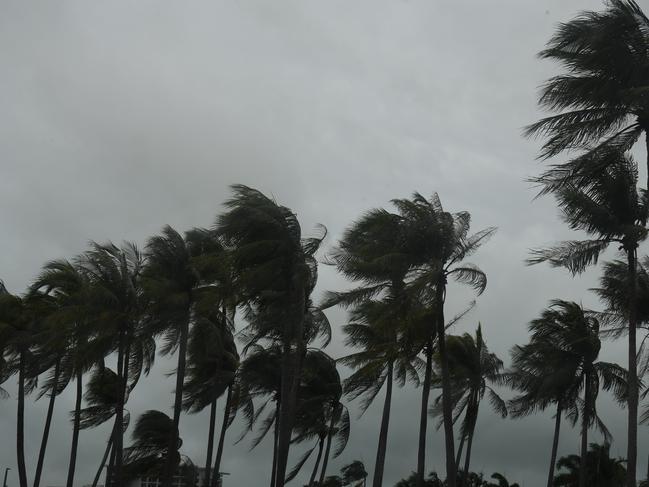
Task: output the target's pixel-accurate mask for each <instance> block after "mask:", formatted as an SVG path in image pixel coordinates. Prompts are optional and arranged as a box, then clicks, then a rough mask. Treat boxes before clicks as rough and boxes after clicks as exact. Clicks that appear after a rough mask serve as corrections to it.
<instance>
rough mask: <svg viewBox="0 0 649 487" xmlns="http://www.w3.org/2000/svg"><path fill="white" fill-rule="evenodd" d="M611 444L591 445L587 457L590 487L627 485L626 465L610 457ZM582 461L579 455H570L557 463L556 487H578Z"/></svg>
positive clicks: (620, 460) (622, 461)
mask: <svg viewBox="0 0 649 487" xmlns="http://www.w3.org/2000/svg"><path fill="white" fill-rule="evenodd" d="M610 448H611V445H610V443H604V444H603V445H598V444H596V443H591V444H590V450H588V454H587V457H586V464H587V471H588V476H587V479H586V481H587V483H588V486H589V487H591V486H592V487H623V486H625V485H626V468H625V466H624V464H625V463H626V462H625V461H624V460H622V459H614V458H611V457H610ZM581 463H582V459H581V457H580V456H579V455H568V456H566V457H562V458H560V459H559V461H558V462H557V468H558V469H559V470H561V469H564V470H566V472H562V473H559V474H558V475H557V476H556V477H555V479H554V485H555V486H556V487H577V486H578V485H580V484H579V481H580V472H581Z"/></svg>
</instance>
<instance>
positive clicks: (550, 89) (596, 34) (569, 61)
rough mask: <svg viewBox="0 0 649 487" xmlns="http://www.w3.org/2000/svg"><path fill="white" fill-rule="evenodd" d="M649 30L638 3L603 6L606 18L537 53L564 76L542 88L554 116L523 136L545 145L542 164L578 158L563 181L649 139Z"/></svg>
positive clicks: (588, 17)
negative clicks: (599, 158) (571, 154)
mask: <svg viewBox="0 0 649 487" xmlns="http://www.w3.org/2000/svg"><path fill="white" fill-rule="evenodd" d="M648 30H649V19H648V18H647V16H646V15H645V14H644V13H643V11H642V9H641V8H640V6H639V5H638V4H637V3H636V2H635V1H633V0H608V1H607V8H606V9H605V10H604V11H602V12H592V11H588V12H582V13H581V14H580V15H579V16H577V17H576V18H574V19H572V20H570V21H568V22H565V23H562V24H560V26H559V27H558V29H557V31H556V33H555V34H554V36H553V37H552V38H551V39H550V41H549V42H548V44H547V47H546V49H545V50H543V51H541V53H540V57H541V58H544V59H550V60H552V61H556V62H557V63H559V65H560V66H561V67H562V68H563V69H564V72H563V73H561V74H559V75H557V76H555V77H553V78H550V79H549V80H548V81H547V83H546V84H545V85H544V86H543V89H542V91H541V96H540V100H539V104H540V105H541V106H542V107H543V108H546V109H549V110H550V111H553V112H555V114H553V115H551V116H548V117H546V118H543V119H541V120H539V121H538V122H536V123H534V124H532V125H530V126H529V127H528V128H527V134H528V135H540V136H543V137H545V141H544V144H543V149H542V151H541V157H542V158H549V157H552V156H555V155H558V154H560V153H562V152H567V151H574V150H581V151H582V152H583V155H582V156H579V157H577V158H576V159H575V160H574V161H572V163H570V164H568V165H563V169H567V171H566V175H569V174H570V173H571V172H572V171H573V170H577V171H579V170H581V169H583V167H584V166H585V165H586V166H587V165H588V164H590V163H592V162H593V155H596V154H601V153H605V152H609V151H625V150H628V149H630V148H631V146H632V145H633V144H634V143H635V142H636V141H637V140H638V138H639V137H640V136H641V135H642V134H643V133H644V134H645V136H648V135H649V134H648V132H649V104H648V103H647V93H646V73H647V70H648V69H649V56H648V55H647V53H648V52H649V36H648V35H647V31H648ZM648 143H649V139H648ZM647 156H648V160H647V164H648V166H647V167H648V168H649V154H647ZM648 177H649V176H648Z"/></svg>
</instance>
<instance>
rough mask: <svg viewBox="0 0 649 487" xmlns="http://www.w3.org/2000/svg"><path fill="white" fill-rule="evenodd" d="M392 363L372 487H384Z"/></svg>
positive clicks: (387, 378) (389, 369) (388, 375)
mask: <svg viewBox="0 0 649 487" xmlns="http://www.w3.org/2000/svg"><path fill="white" fill-rule="evenodd" d="M393 367H394V365H393V364H392V362H390V363H389V364H388V374H387V377H386V379H385V381H386V382H387V384H386V389H385V403H384V405H383V416H382V417H381V431H380V433H379V447H378V449H377V451H376V464H375V465H374V479H373V480H372V487H382V485H383V470H384V468H385V452H386V449H387V446H388V426H389V424H390V406H391V403H392V375H393Z"/></svg>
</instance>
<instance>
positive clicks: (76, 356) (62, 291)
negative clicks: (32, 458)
mask: <svg viewBox="0 0 649 487" xmlns="http://www.w3.org/2000/svg"><path fill="white" fill-rule="evenodd" d="M31 290H32V292H39V291H41V292H43V293H44V294H46V295H48V296H51V297H52V298H53V302H54V309H53V311H52V312H51V313H50V314H49V316H48V319H47V320H46V323H47V324H48V328H49V329H48V330H46V331H45V340H46V342H45V343H44V344H43V346H44V348H46V349H50V350H53V351H54V362H55V366H54V368H55V370H54V377H53V378H52V380H51V381H50V383H48V384H46V389H47V390H51V400H50V406H52V407H53V403H54V397H56V392H57V391H59V392H60V391H62V390H63V388H64V387H65V385H66V384H68V383H69V382H70V381H71V380H74V381H75V382H76V400H75V408H74V412H73V428H72V446H71V449H70V463H69V467H68V477H67V482H66V485H67V487H72V485H73V484H74V474H75V470H76V459H77V448H78V442H79V430H80V427H79V426H80V420H81V398H82V395H83V384H82V380H83V374H84V373H85V372H87V371H88V370H89V369H90V367H92V364H93V363H95V362H97V361H98V360H101V359H103V355H98V351H97V350H96V349H95V347H92V346H91V345H90V343H89V341H90V339H91V337H92V336H93V335H94V330H93V329H92V323H91V315H90V313H89V300H90V292H91V291H90V283H89V281H88V279H87V277H86V275H85V274H84V272H83V269H82V268H81V267H80V266H78V265H74V264H72V263H70V262H69V261H67V260H58V261H51V262H48V263H47V264H45V266H44V267H43V270H42V272H41V274H40V275H39V276H38V277H37V279H36V281H35V282H34V284H33V285H32V286H31ZM49 413H50V411H48V418H47V419H46V426H45V431H46V433H47V432H48V431H49V421H50V420H51V416H49ZM46 442H47V434H44V438H43V442H42V446H41V452H42V455H40V454H39V462H38V467H40V468H38V467H37V475H36V478H35V480H34V483H35V484H38V483H39V482H40V473H41V468H42V462H43V457H44V454H45V445H46Z"/></svg>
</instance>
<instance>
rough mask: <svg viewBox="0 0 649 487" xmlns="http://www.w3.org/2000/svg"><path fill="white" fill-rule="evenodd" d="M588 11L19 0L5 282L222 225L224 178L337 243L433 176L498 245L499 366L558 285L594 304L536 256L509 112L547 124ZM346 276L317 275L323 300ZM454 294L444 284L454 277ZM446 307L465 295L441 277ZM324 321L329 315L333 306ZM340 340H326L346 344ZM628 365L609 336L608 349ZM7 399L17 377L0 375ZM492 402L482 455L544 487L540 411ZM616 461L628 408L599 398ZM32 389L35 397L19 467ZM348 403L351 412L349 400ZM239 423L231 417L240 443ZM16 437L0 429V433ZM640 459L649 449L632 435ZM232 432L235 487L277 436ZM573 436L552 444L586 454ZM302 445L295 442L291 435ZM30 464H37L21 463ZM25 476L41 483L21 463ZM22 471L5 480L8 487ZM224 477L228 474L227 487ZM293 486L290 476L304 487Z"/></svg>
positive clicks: (161, 384) (5, 151)
mask: <svg viewBox="0 0 649 487" xmlns="http://www.w3.org/2000/svg"><path fill="white" fill-rule="evenodd" d="M598 5H599V3H597V2H589V1H585V0H584V1H573V2H565V1H560V0H553V1H543V2H524V1H520V0H509V1H502V0H501V1H495V2H478V1H457V0H456V1H452V2H451V1H446V2H443V1H435V2H431V1H414V0H411V1H390V2H383V1H376V0H371V1H370V0H366V1H358V2H349V1H346V0H336V1H327V2H303V1H297V0H293V1H282V2H266V1H254V2H175V3H172V2H159V1H152V0H147V1H144V0H142V1H137V2H135V1H132V2H89V1H77V2H72V1H60V2H47V1H42V2H24V1H18V0H16V1H9V0H6V1H4V2H2V4H0V62H1V64H0V65H1V66H2V68H3V69H2V76H0V105H1V106H2V112H1V113H0V147H1V148H2V159H1V160H2V162H1V163H0V164H1V167H2V178H1V179H0V194H2V201H3V204H2V205H0V222H1V227H2V230H3V238H2V243H3V246H2V261H1V262H2V266H1V268H0V277H2V279H4V280H5V281H6V283H7V285H8V287H9V288H10V289H11V290H13V291H20V290H21V289H23V288H24V287H25V286H26V285H27V284H28V283H29V282H30V280H31V279H32V278H33V276H34V274H35V273H36V272H37V271H38V268H39V266H40V265H41V264H42V263H43V262H44V261H46V260H48V259H53V258H59V257H69V256H73V255H75V254H76V253H78V252H80V251H82V250H83V249H84V247H85V245H86V242H87V241H88V240H90V239H92V240H98V241H104V240H106V239H113V240H115V241H121V240H123V239H129V240H134V241H136V242H138V243H139V244H143V242H144V241H145V239H146V237H147V236H149V235H151V234H153V233H155V232H156V231H158V230H159V229H160V228H161V227H162V225H163V224H166V223H169V224H172V225H173V226H176V227H177V228H179V229H187V228H189V227H192V226H195V225H205V226H208V225H211V224H212V222H213V220H214V217H215V215H216V213H217V212H218V211H219V207H220V204H221V202H222V201H223V200H224V199H225V198H227V197H228V194H229V193H228V185H229V184H232V183H244V184H248V185H250V186H254V187H258V188H259V189H261V190H263V191H265V192H267V193H271V194H273V195H275V197H276V198H277V199H278V201H279V202H281V203H283V204H286V205H288V206H290V207H291V208H293V209H294V210H295V211H296V212H297V213H298V215H299V217H300V219H301V221H302V223H303V227H304V229H305V232H309V231H310V229H312V228H313V227H314V225H315V224H316V223H323V224H325V225H326V226H327V227H328V228H329V231H330V237H329V239H328V243H329V244H333V243H334V242H335V240H336V238H337V237H338V236H339V235H340V234H341V232H342V230H343V229H344V227H345V226H346V225H347V224H348V223H349V222H350V221H352V220H353V219H354V218H356V217H358V215H359V214H361V213H362V212H363V211H364V210H366V209H368V208H371V207H374V206H380V205H386V204H387V202H388V200H389V199H391V198H395V197H404V196H408V195H409V194H410V193H411V192H412V191H414V190H417V191H420V192H422V193H424V194H430V193H432V192H433V191H438V192H439V193H440V195H441V197H442V201H443V202H444V204H445V206H446V207H447V208H448V209H450V210H453V211H457V210H464V209H466V210H469V211H471V213H472V214H473V217H474V218H473V221H474V225H475V229H479V228H482V227H485V226H489V225H497V226H498V227H499V232H498V234H497V236H496V237H495V238H494V239H493V240H492V241H491V242H490V243H489V244H488V245H487V246H486V247H485V248H484V249H483V251H481V252H480V253H479V254H478V255H477V257H476V258H475V259H474V260H475V262H476V263H477V264H479V265H481V266H482V267H483V268H484V270H485V271H486V272H487V273H488V275H489V287H488V290H487V292H486V293H485V295H484V296H482V297H481V298H480V299H479V300H478V306H477V308H476V309H475V310H474V311H473V313H472V314H471V315H470V316H469V317H468V318H467V319H466V320H465V321H464V322H463V323H462V324H461V325H458V327H457V330H456V331H458V332H460V331H468V330H471V329H473V328H474V327H475V325H476V323H477V321H478V320H480V321H481V322H482V324H483V329H484V333H485V336H486V339H487V342H488V343H489V345H490V347H491V348H492V349H493V350H494V351H495V352H497V353H498V354H499V355H500V356H501V357H502V358H504V359H505V360H506V361H507V359H508V350H509V348H510V346H511V345H513V344H514V343H516V342H522V341H524V340H525V339H526V328H525V324H526V323H527V322H528V321H529V320H530V319H531V318H533V317H534V316H535V315H536V313H537V312H538V311H539V310H540V309H541V308H542V307H544V306H545V305H546V304H547V301H548V300H549V299H551V298H554V297H559V296H561V297H564V298H568V299H577V300H583V302H584V303H585V304H587V305H593V306H594V305H596V301H595V300H594V298H593V297H592V296H591V295H589V294H588V292H587V289H588V287H591V286H592V285H593V284H594V282H595V279H596V273H589V274H587V275H586V276H585V277H583V278H581V279H579V280H572V279H570V278H569V277H568V276H567V275H566V274H565V273H563V272H561V271H556V270H549V269H545V268H534V269H529V268H525V267H524V266H523V264H522V261H523V260H524V258H525V257H526V255H527V250H528V249H529V248H530V247H534V246H538V245H542V244H544V243H548V242H552V241H554V240H556V239H558V238H561V237H563V236H565V235H567V233H566V231H565V230H564V229H563V228H562V227H561V225H560V224H558V221H557V218H556V210H555V209H554V207H553V205H552V202H550V201H546V200H541V201H535V202H532V201H531V199H532V196H533V194H534V191H533V189H532V188H530V187H529V185H528V184H527V183H525V182H524V180H525V178H526V177H527V176H529V175H531V174H534V173H535V172H536V171H538V163H535V162H533V161H534V158H535V155H536V149H537V145H536V144H535V143H533V142H530V141H526V140H524V139H522V138H521V136H520V133H521V127H523V126H524V125H526V124H527V123H529V122H531V121H533V120H535V119H537V118H538V117H539V116H540V114H539V112H538V111H537V108H536V103H535V101H536V89H537V86H538V85H539V84H540V83H541V82H542V81H543V80H544V79H545V78H546V77H548V76H549V75H550V74H551V73H552V66H549V65H548V64H546V63H543V62H541V61H539V60H537V59H535V53H536V52H537V51H538V50H540V49H541V48H542V46H543V44H544V42H545V41H546V40H547V39H548V37H549V36H550V35H551V33H552V30H553V27H554V26H555V24H556V23H557V22H558V21H561V20H566V19H568V18H570V17H571V16H572V15H574V13H575V12H576V11H578V10H580V9H583V8H594V7H597V6H598ZM345 286H346V284H345V283H344V282H342V281H341V280H340V278H338V277H337V276H336V274H335V272H334V271H333V270H332V269H323V270H322V273H321V279H320V286H319V291H322V290H325V289H341V288H344V287H345ZM456 291H457V292H456ZM449 296H450V298H449V299H450V308H451V310H449V314H452V313H453V312H457V311H459V310H460V309H462V307H463V306H464V305H465V304H466V303H467V302H468V301H469V300H470V299H471V296H470V293H468V292H466V291H465V290H459V289H457V290H456V288H453V289H451V290H450V292H449ZM330 317H331V321H332V323H333V325H334V326H336V327H338V326H339V325H341V324H343V323H344V319H345V315H344V313H343V312H341V311H337V310H335V311H332V312H331V314H330ZM341 342H342V336H341V335H340V333H339V332H336V334H335V340H334V343H333V344H332V345H331V349H330V350H331V353H332V354H333V355H334V356H340V355H341V354H342V353H344V349H343V347H342V343H341ZM604 355H605V358H606V359H609V360H618V361H622V359H623V356H624V352H623V346H622V344H611V345H608V346H607V349H606V350H605V352H604ZM172 369H173V363H172V362H171V361H169V360H159V362H158V364H157V366H156V368H155V370H154V372H153V373H152V374H151V376H149V377H148V378H146V379H145V380H143V382H142V383H141V384H140V385H139V386H138V389H137V390H136V392H135V394H134V395H133V397H132V400H131V401H129V409H130V410H131V413H132V414H133V415H134V416H136V415H137V414H139V413H141V412H143V411H144V410H146V409H150V408H163V407H166V408H167V410H170V409H171V402H172V396H171V390H172V389H173V385H172V380H171V379H169V378H167V377H166V376H165V374H166V373H167V372H169V371H171V370H172ZM9 389H10V391H11V392H15V391H14V390H13V388H12V387H11V386H10V387H9ZM71 395H72V393H71V391H68V392H66V393H65V394H64V395H63V396H62V397H61V400H60V401H59V402H58V405H57V416H56V421H55V424H54V427H53V433H52V438H51V443H50V445H51V448H50V450H49V452H48V458H47V462H46V463H47V465H46V469H45V471H46V474H45V479H44V485H61V484H63V482H64V479H65V472H66V469H67V460H68V445H69V442H70V425H69V421H68V416H67V413H66V411H69V410H70V409H71V408H72V402H73V401H72V397H71ZM380 401H381V397H379V398H378V399H377V403H376V404H375V405H374V406H373V407H371V408H370V409H369V410H368V412H367V413H366V414H365V415H364V416H363V417H362V419H360V420H356V421H354V422H353V425H352V439H351V441H350V444H349V447H348V449H347V450H346V451H345V453H344V454H343V455H342V458H341V459H339V460H337V461H334V462H333V466H332V467H333V468H332V473H333V470H334V468H338V467H339V466H340V465H342V464H343V463H344V462H346V461H350V460H353V459H362V460H363V461H364V462H365V463H366V466H367V467H368V469H371V467H372V466H373V459H374V454H375V447H376V442H377V436H378V424H379V417H380V409H381V406H380ZM417 405H418V392H417V391H416V390H414V389H412V387H408V386H407V387H405V388H404V389H403V391H399V393H398V394H396V397H395V404H394V408H393V417H392V422H391V428H390V442H389V449H388V458H387V471H386V475H385V485H386V486H388V485H392V484H393V483H394V482H396V480H398V479H399V478H401V477H403V476H406V475H407V474H408V473H409V472H410V471H411V470H412V469H414V467H415V456H416V450H415V447H416V445H415V443H416V441H415V439H416V434H417V424H416V422H415V421H413V418H414V417H417V416H416V415H417V407H418V406H417ZM15 406H16V404H15V395H12V399H10V400H7V401H2V402H0V411H1V414H0V438H3V443H2V447H1V448H0V465H9V466H12V468H13V471H14V473H15V470H16V468H15V466H14V464H15V452H14V447H13V438H14V428H15V426H14V412H15ZM487 409H488V408H487V407H485V408H484V410H483V411H482V412H481V416H480V419H479V426H478V430H477V435H476V443H475V450H474V451H475V453H474V455H473V458H474V459H475V463H474V465H475V467H476V469H480V470H483V471H484V472H485V473H486V474H491V473H492V472H494V471H500V472H503V473H506V474H507V475H508V477H510V478H511V479H513V480H516V481H519V482H520V483H521V485H524V486H528V487H533V486H536V485H541V482H542V479H543V477H544V475H545V472H546V468H547V465H546V463H547V459H548V458H547V457H548V449H549V444H550V441H551V438H550V434H551V428H552V420H551V418H550V415H549V414H548V415H540V416H537V417H534V418H530V419H527V420H524V421H517V422H512V421H509V420H506V421H503V420H500V419H497V418H496V417H494V415H493V414H491V413H490V412H488V411H487ZM601 409H602V415H603V416H604V417H605V418H607V420H608V422H609V426H610V427H611V430H612V431H613V433H614V434H615V436H616V438H617V441H616V443H615V444H614V447H613V450H614V453H616V454H623V453H624V448H623V445H624V443H625V442H624V413H623V412H622V411H620V410H619V409H618V408H617V407H616V406H614V405H613V404H612V403H611V402H610V401H608V400H604V401H602V405H601ZM44 410H45V404H44V403H43V401H39V403H36V404H33V403H31V402H30V403H29V404H28V411H27V415H28V422H27V439H28V441H27V447H28V464H29V465H30V467H32V466H33V465H34V463H35V456H36V451H37V447H38V441H39V439H40V434H41V431H42V421H43V414H44ZM354 415H356V413H354ZM206 420H207V418H206V417H205V415H202V414H201V415H196V416H187V417H183V418H182V423H181V429H182V436H183V438H184V440H185V441H184V448H183V451H184V452H185V453H186V454H187V455H189V456H190V457H192V458H193V459H194V460H195V462H196V463H198V464H202V462H203V461H204V460H203V445H204V442H205V435H206ZM238 432H239V428H238V427H237V425H235V427H234V429H233V430H232V433H231V434H230V438H231V439H234V438H235V437H236V436H237V435H238ZM107 436H108V427H104V428H100V429H97V430H94V431H83V432H82V433H81V447H80V452H79V462H78V464H79V469H78V475H77V478H78V479H79V485H82V484H84V483H89V482H90V481H91V480H92V476H93V474H94V471H95V468H96V466H97V463H98V461H99V458H100V456H101V453H102V452H103V449H104V447H105V441H106V439H107ZM7 438H8V439H11V441H6V440H5V439H7ZM640 441H641V444H640V447H641V449H640V451H641V452H642V451H646V446H647V443H646V441H645V440H644V435H642V434H641V435H640ZM248 446H249V441H248V440H244V441H243V442H242V443H240V444H238V445H236V446H233V447H230V446H228V449H227V450H226V453H225V455H224V465H223V469H224V470H225V471H228V472H231V476H230V477H228V484H229V485H240V486H250V487H255V486H257V485H261V484H262V483H263V482H262V480H265V479H266V478H267V477H268V475H269V462H270V456H269V448H268V446H269V445H268V444H262V445H260V447H259V448H257V449H256V450H254V451H253V452H251V453H249V452H248V451H247V450H248ZM576 448H577V439H576V435H575V433H574V432H571V431H570V430H569V428H566V429H565V430H564V436H563V439H562V444H561V451H560V453H567V452H572V451H575V450H576ZM429 452H430V455H429V465H430V468H431V469H438V470H442V471H443V453H442V441H441V434H440V433H439V432H436V433H431V443H430V447H429ZM296 453H297V449H296ZM31 472H33V468H30V473H31ZM30 479H31V477H30ZM15 484H16V479H15V475H14V476H13V478H11V483H10V485H15ZM226 485H227V484H226ZM296 485H297V483H296Z"/></svg>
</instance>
